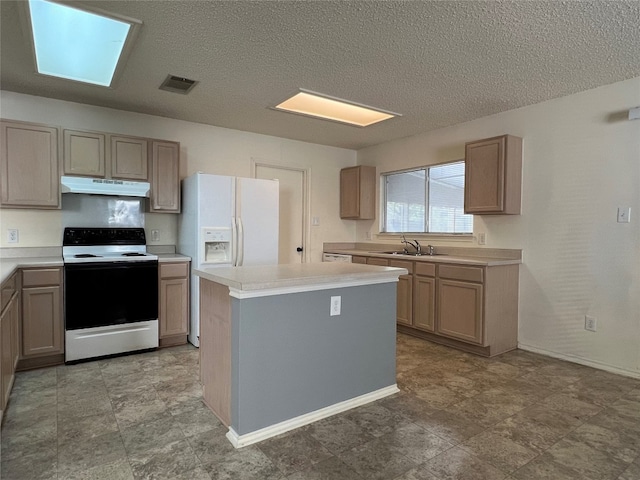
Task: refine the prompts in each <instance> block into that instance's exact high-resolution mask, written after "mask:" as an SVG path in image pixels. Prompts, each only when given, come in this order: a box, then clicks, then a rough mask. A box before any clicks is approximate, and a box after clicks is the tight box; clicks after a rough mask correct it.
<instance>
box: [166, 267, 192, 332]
mask: <svg viewBox="0 0 640 480" xmlns="http://www.w3.org/2000/svg"><path fill="white" fill-rule="evenodd" d="M159 274H160V275H159V277H160V279H159V283H160V294H159V300H160V305H159V308H158V317H159V324H160V325H159V329H160V330H159V336H160V340H161V343H162V344H163V345H165V344H178V343H186V342H187V334H188V333H189V298H190V294H189V263H188V262H180V263H161V264H160V268H159ZM168 337H179V338H174V339H173V341H169V342H162V340H163V339H167V338H168Z"/></svg>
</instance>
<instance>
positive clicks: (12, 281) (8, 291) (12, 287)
mask: <svg viewBox="0 0 640 480" xmlns="http://www.w3.org/2000/svg"><path fill="white" fill-rule="evenodd" d="M16 278H17V277H16V274H15V273H14V274H13V275H11V278H9V280H7V281H5V282H4V283H3V284H2V308H0V311H2V310H4V307H6V306H7V304H8V303H9V300H11V297H13V294H14V293H15V291H16V288H17V286H16Z"/></svg>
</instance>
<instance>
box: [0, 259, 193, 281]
mask: <svg viewBox="0 0 640 480" xmlns="http://www.w3.org/2000/svg"><path fill="white" fill-rule="evenodd" d="M189 261H191V258H190V257H187V256H186V255H181V254H179V253H161V254H159V255H158V262H160V263H165V262H166V263H170V262H189ZM62 266H64V262H63V261H62V257H57V256H56V257H9V258H3V259H0V283H1V282H4V281H5V280H6V279H8V278H9V277H10V276H11V274H12V273H13V272H15V271H16V270H17V269H18V268H33V267H62Z"/></svg>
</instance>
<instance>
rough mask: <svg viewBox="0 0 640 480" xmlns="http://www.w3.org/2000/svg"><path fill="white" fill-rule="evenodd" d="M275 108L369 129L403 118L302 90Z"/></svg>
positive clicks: (397, 114) (378, 109)
mask: <svg viewBox="0 0 640 480" xmlns="http://www.w3.org/2000/svg"><path fill="white" fill-rule="evenodd" d="M274 108H275V109H276V110H281V111H284V112H289V113H297V114H299V115H305V116H309V117H314V118H320V119H322V120H331V121H333V122H340V123H346V124H348V125H355V126H357V127H368V126H369V125H373V124H375V123H378V122H382V121H383V120H388V119H390V118H394V117H401V116H402V115H400V114H399V113H394V112H389V111H387V110H382V109H380V108H374V107H370V106H368V105H362V104H359V103H355V102H350V101H348V100H343V99H341V98H336V97H331V96H329V95H324V94H322V93H317V92H312V91H310V90H304V89H302V88H301V89H300V91H299V92H298V93H296V94H295V95H293V96H292V97H289V98H288V99H286V100H285V101H284V102H282V103H280V104H278V105H276V106H275V107H274Z"/></svg>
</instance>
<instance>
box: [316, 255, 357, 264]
mask: <svg viewBox="0 0 640 480" xmlns="http://www.w3.org/2000/svg"><path fill="white" fill-rule="evenodd" d="M322 261H323V262H345V263H351V255H345V254H342V253H323V254H322Z"/></svg>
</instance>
